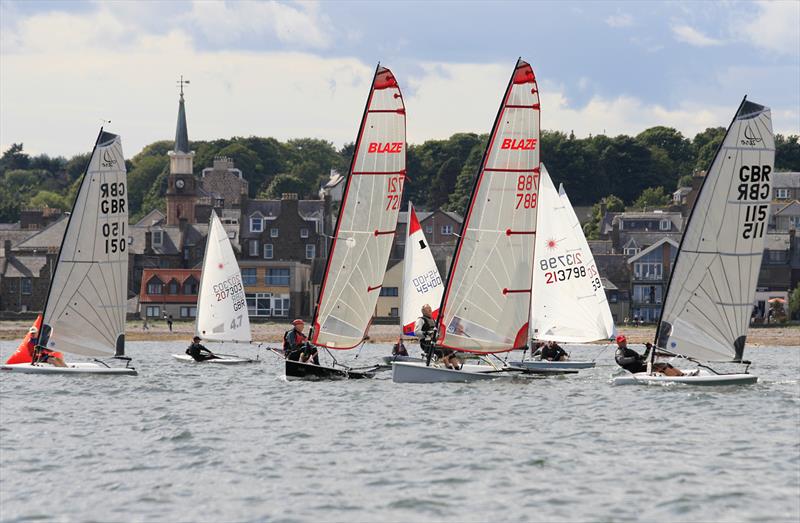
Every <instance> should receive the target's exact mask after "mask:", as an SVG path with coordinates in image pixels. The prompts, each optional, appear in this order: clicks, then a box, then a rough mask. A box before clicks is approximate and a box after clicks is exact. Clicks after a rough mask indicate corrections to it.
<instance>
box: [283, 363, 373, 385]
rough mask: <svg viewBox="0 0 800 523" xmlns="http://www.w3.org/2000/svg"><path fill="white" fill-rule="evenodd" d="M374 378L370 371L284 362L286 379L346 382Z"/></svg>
mask: <svg viewBox="0 0 800 523" xmlns="http://www.w3.org/2000/svg"><path fill="white" fill-rule="evenodd" d="M374 376H375V373H374V372H371V371H357V370H346V369H336V368H333V367H324V366H322V365H314V364H312V363H302V362H299V361H293V360H286V377H287V378H294V379H305V380H347V379H364V378H372V377H374Z"/></svg>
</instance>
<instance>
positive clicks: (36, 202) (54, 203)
mask: <svg viewBox="0 0 800 523" xmlns="http://www.w3.org/2000/svg"><path fill="white" fill-rule="evenodd" d="M28 206H29V207H36V208H41V207H51V208H53V209H61V210H62V211H66V210H69V209H71V208H72V202H69V204H68V203H67V202H66V201H65V198H64V197H63V196H62V195H60V194H58V193H54V192H52V191H39V192H38V193H36V196H34V197H33V198H31V199H30V200H28Z"/></svg>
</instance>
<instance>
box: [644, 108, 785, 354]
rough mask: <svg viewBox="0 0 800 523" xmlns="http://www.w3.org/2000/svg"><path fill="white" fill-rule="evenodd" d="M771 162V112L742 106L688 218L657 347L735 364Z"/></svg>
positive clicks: (759, 247) (759, 250)
mask: <svg viewBox="0 0 800 523" xmlns="http://www.w3.org/2000/svg"><path fill="white" fill-rule="evenodd" d="M774 164H775V142H774V138H773V134H772V120H771V116H770V110H769V108H767V107H764V106H761V105H758V104H754V103H752V102H749V101H746V100H745V101H743V102H742V104H741V106H740V107H739V110H738V111H737V113H736V116H735V117H734V119H733V122H732V123H731V125H730V127H729V128H728V132H727V134H726V135H725V139H724V140H723V142H722V144H721V146H720V148H719V151H717V155H716V157H715V158H714V160H713V162H712V164H711V168H710V169H709V171H708V174H707V175H706V178H705V180H704V181H703V185H702V187H701V189H700V193H699V195H698V197H697V200H696V202H695V205H694V208H693V209H692V213H691V215H690V217H689V221H688V223H687V226H686V230H685V232H684V235H683V240H682V241H681V246H680V249H679V252H678V257H677V259H676V261H675V267H674V269H673V272H672V275H671V277H670V285H669V287H668V290H667V295H666V298H665V302H664V310H663V313H662V316H661V321H660V323H659V328H658V335H657V340H656V342H657V345H658V346H659V347H660V348H662V349H665V350H667V351H669V352H671V353H674V354H680V355H682V356H687V357H691V358H694V359H697V360H703V361H741V359H742V353H743V350H744V342H745V337H746V335H747V328H748V325H749V322H750V315H751V312H752V309H753V298H754V295H755V289H756V284H757V282H758V273H759V269H760V267H761V257H762V255H763V252H764V238H765V234H766V233H767V220H768V214H769V207H770V200H771V197H772V183H771V179H772V171H773V167H774Z"/></svg>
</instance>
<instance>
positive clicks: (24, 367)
mask: <svg viewBox="0 0 800 523" xmlns="http://www.w3.org/2000/svg"><path fill="white" fill-rule="evenodd" d="M0 371H4V372H21V373H24V374H106V375H111V374H114V375H118V376H119V375H121V376H136V375H138V374H139V373H138V372H136V369H131V368H125V367H105V366H103V365H98V364H96V363H67V366H66V367H55V366H53V365H49V364H46V363H45V364H41V363H40V364H37V365H33V364H31V363H15V364H12V365H0Z"/></svg>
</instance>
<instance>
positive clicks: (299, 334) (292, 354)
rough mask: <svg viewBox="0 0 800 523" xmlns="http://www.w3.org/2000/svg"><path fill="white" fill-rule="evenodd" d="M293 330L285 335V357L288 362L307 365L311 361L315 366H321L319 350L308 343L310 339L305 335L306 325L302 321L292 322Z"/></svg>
mask: <svg viewBox="0 0 800 523" xmlns="http://www.w3.org/2000/svg"><path fill="white" fill-rule="evenodd" d="M292 326H293V327H292V329H291V330H288V331H286V332H285V333H284V334H283V355H284V357H285V358H286V359H287V360H292V361H298V360H299V361H300V362H302V363H307V362H308V360H309V359H310V360H311V362H312V363H313V364H314V365H319V354H318V353H317V348H316V347H314V346H313V345H311V344H310V343H308V338H306V335H305V334H303V327H305V323H304V322H303V320H301V319H299V318H298V319H296V320H294V321H293V322H292Z"/></svg>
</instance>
